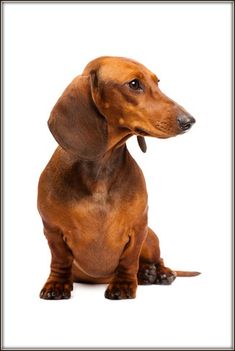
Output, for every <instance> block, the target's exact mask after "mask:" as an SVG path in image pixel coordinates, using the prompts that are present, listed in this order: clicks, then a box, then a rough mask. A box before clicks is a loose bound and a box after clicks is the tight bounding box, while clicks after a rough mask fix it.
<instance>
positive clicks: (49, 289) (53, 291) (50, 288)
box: [40, 282, 73, 300]
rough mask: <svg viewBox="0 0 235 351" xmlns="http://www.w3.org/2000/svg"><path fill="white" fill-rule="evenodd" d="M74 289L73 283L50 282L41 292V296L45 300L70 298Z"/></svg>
mask: <svg viewBox="0 0 235 351" xmlns="http://www.w3.org/2000/svg"><path fill="white" fill-rule="evenodd" d="M71 290H73V287H72V284H71V283H58V282H49V283H46V284H45V285H44V287H43V288H42V290H41V292H40V298H41V299H45V300H62V299H69V298H70V296H71Z"/></svg>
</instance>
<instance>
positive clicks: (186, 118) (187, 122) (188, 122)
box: [177, 114, 196, 132]
mask: <svg viewBox="0 0 235 351" xmlns="http://www.w3.org/2000/svg"><path fill="white" fill-rule="evenodd" d="M177 122H178V125H179V127H180V129H181V130H182V131H183V132H185V131H187V130H189V129H190V128H191V127H192V125H193V124H194V123H195V122H196V120H195V118H194V117H192V116H190V115H185V114H183V115H180V116H178V117H177Z"/></svg>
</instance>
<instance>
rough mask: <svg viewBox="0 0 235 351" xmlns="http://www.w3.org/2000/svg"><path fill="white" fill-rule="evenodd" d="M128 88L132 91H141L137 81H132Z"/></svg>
mask: <svg viewBox="0 0 235 351" xmlns="http://www.w3.org/2000/svg"><path fill="white" fill-rule="evenodd" d="M129 87H130V88H131V89H133V90H142V88H141V86H140V82H139V80H138V79H133V80H132V81H131V82H130V83H129Z"/></svg>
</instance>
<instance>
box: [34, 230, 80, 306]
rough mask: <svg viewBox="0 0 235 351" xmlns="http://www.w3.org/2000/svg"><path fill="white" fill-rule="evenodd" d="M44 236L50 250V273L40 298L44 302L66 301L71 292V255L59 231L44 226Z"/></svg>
mask: <svg viewBox="0 0 235 351" xmlns="http://www.w3.org/2000/svg"><path fill="white" fill-rule="evenodd" d="M44 234H45V236H46V238H47V241H48V245H49V247H50V250H51V272H50V275H49V277H48V279H47V281H46V283H45V285H44V287H43V288H42V290H41V292H40V297H41V298H42V299H46V300H59V299H68V298H70V296H71V290H73V282H72V262H73V256H72V253H71V251H70V249H69V247H68V246H67V244H66V242H65V241H64V239H63V234H62V233H61V232H60V231H58V230H54V229H51V228H48V227H46V226H45V227H44Z"/></svg>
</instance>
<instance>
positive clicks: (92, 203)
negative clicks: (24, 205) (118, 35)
mask: <svg viewBox="0 0 235 351" xmlns="http://www.w3.org/2000/svg"><path fill="white" fill-rule="evenodd" d="M134 79H138V81H141V85H142V89H137V90H133V89H131V87H130V81H133V80H134ZM157 81H158V78H157V77H156V76H155V75H153V73H152V72H150V71H149V70H148V69H147V68H146V67H144V66H143V65H141V64H140V63H138V62H136V61H133V60H130V59H125V58H120V57H100V58H98V59H95V60H93V61H92V62H90V63H89V64H88V65H87V66H86V68H85V70H84V71H83V73H82V75H80V76H78V77H76V78H75V79H74V80H73V81H72V83H71V84H70V85H69V86H68V87H67V88H66V90H65V91H64V92H63V94H62V96H61V97H60V98H59V100H58V101H57V103H56V105H55V106H54V108H53V110H52V112H51V115H50V118H49V121H48V125H49V128H50V130H51V132H52V134H53V136H54V137H55V139H56V140H57V142H58V143H59V146H58V148H57V149H56V151H55V153H54V154H53V156H52V158H51V160H50V161H49V163H48V165H47V166H46V168H45V170H44V171H43V173H42V174H41V177H40V180H39V187H38V210H39V213H40V215H41V217H42V221H43V225H44V233H45V236H46V238H47V240H48V245H49V247H50V250H51V255H52V260H51V272H50V275H49V278H48V280H47V282H46V284H45V285H44V287H43V289H42V290H41V293H40V297H41V298H44V299H63V298H69V297H70V295H71V290H72V286H73V282H87V283H107V284H109V285H108V287H107V290H106V292H105V297H107V298H109V299H125V298H134V297H135V296H136V289H137V285H138V284H170V283H171V282H172V281H173V280H174V279H175V277H176V276H177V275H178V276H193V275H196V274H197V272H182V271H179V272H178V274H177V272H173V271H172V270H171V269H169V268H167V267H165V266H164V263H163V260H162V259H161V257H160V249H159V240H158V238H157V236H156V235H155V234H154V233H153V231H152V230H151V229H150V228H149V227H148V219H147V212H148V204H147V191H146V185H145V180H144V176H143V174H142V171H141V169H140V168H139V167H138V165H137V164H136V162H135V161H134V159H133V158H132V157H131V155H130V154H129V152H128V150H127V147H126V144H125V142H126V140H127V139H128V138H129V137H131V136H132V135H137V136H138V141H139V145H140V147H141V149H142V151H144V152H145V151H146V144H145V141H144V136H152V137H158V138H168V137H172V136H176V135H178V134H180V133H182V128H181V127H180V126H179V123H178V120H177V118H178V117H179V116H181V117H182V116H183V117H184V118H186V119H187V118H191V117H190V115H189V114H188V112H186V111H185V110H184V109H183V107H181V106H179V105H178V104H177V103H175V102H174V101H173V100H171V99H169V98H168V97H167V96H165V95H164V94H163V93H162V92H161V91H160V89H159V87H158V84H157ZM191 119H192V118H191ZM192 121H193V119H192Z"/></svg>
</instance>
